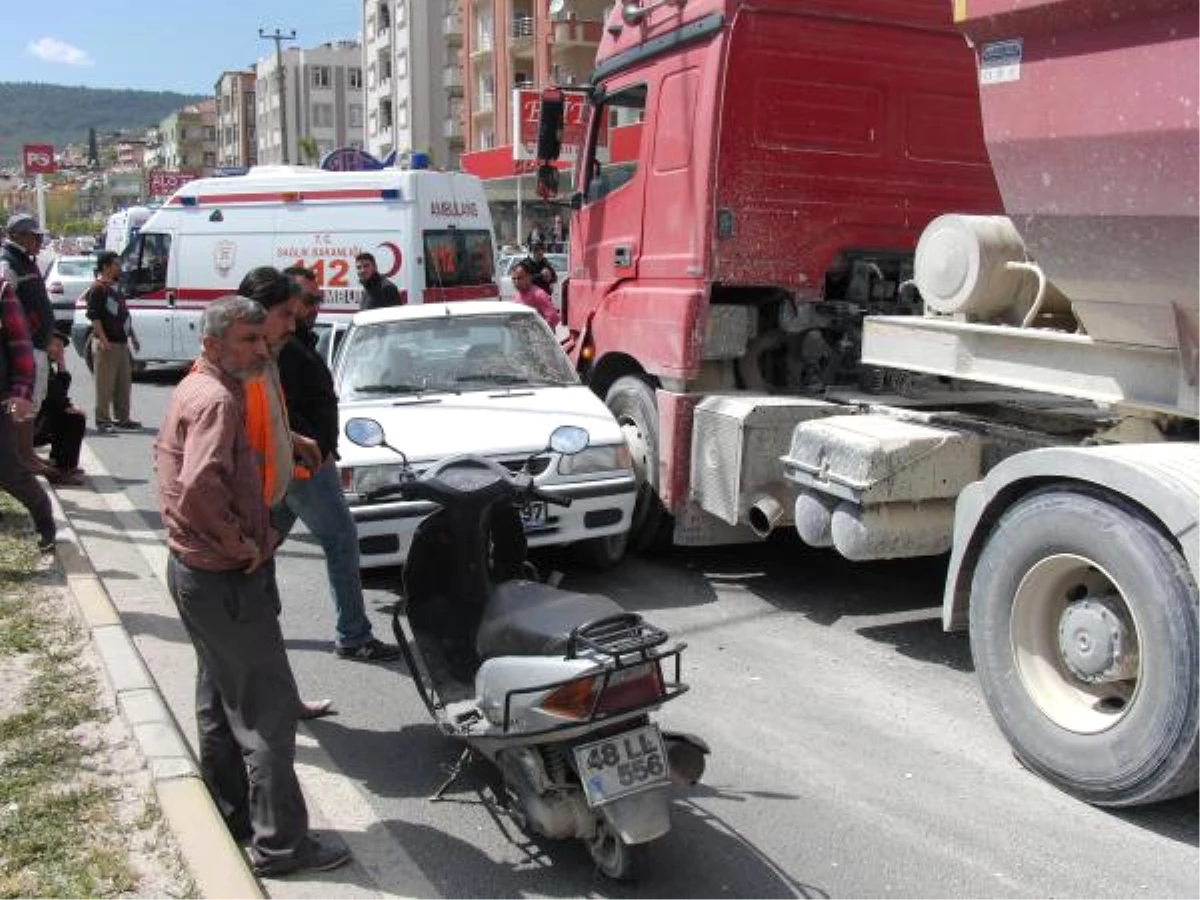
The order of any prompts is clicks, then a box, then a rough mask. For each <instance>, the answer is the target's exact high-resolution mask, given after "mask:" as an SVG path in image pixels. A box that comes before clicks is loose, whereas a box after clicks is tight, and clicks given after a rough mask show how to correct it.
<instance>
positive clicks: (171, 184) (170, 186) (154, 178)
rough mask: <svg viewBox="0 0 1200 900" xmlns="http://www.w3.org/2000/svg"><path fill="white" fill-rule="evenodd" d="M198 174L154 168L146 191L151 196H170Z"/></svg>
mask: <svg viewBox="0 0 1200 900" xmlns="http://www.w3.org/2000/svg"><path fill="white" fill-rule="evenodd" d="M196 177H197V176H196V175H195V174H193V173H191V172H173V171H169V170H167V169H154V170H152V171H151V172H150V178H149V182H150V183H149V185H148V187H147V189H146V193H147V194H149V195H150V196H151V197H169V196H171V195H172V194H173V193H175V192H176V191H177V190H179V189H180V188H181V187H183V186H184V185H185V184H187V183H188V182H189V181H192V180H193V179H195V178H196Z"/></svg>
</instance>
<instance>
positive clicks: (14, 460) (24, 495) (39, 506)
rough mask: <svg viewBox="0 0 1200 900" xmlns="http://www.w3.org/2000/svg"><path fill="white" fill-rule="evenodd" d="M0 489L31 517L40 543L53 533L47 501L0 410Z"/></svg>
mask: <svg viewBox="0 0 1200 900" xmlns="http://www.w3.org/2000/svg"><path fill="white" fill-rule="evenodd" d="M0 490H2V491H4V492H5V493H8V494H11V495H12V496H13V498H14V499H16V501H17V502H18V503H20V504H21V505H22V506H24V507H25V508H26V509H27V510H29V515H30V516H31V517H32V518H33V526H34V527H35V528H36V529H37V532H38V534H39V535H40V536H41V538H42V540H44V541H53V540H54V536H55V534H56V533H57V529H56V527H55V525H54V512H53V510H52V508H51V506H50V498H49V497H48V496H47V495H46V491H45V490H44V489H43V488H42V486H41V485H40V484H39V483H38V480H37V479H36V478H35V477H34V475H33V473H32V472H30V471H29V467H28V466H27V465H25V463H24V461H22V459H21V455H20V451H19V450H18V448H17V431H16V428H15V427H14V426H13V420H12V416H11V415H10V414H9V413H8V412H7V411H0Z"/></svg>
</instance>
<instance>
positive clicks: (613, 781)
mask: <svg viewBox="0 0 1200 900" xmlns="http://www.w3.org/2000/svg"><path fill="white" fill-rule="evenodd" d="M575 766H576V768H577V769H578V770H579V780H580V781H581V782H582V783H583V792H584V794H586V795H587V801H588V805H589V806H599V805H601V804H603V803H608V802H609V801H610V800H616V799H617V798H618V797H624V796H626V795H628V794H636V793H637V792H638V791H644V790H646V789H647V788H651V787H654V786H655V785H658V784H662V783H663V782H665V781H666V780H667V751H666V747H665V746H664V745H663V739H662V735H661V734H659V731H658V727H657V726H655V725H647V726H646V727H644V728H637V729H634V730H633V731H625V732H622V733H621V734H615V735H613V736H612V737H608V738H605V739H604V740H602V741H595V742H594V743H591V744H583V745H581V746H579V747H576V748H575Z"/></svg>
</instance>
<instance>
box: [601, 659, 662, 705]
mask: <svg viewBox="0 0 1200 900" xmlns="http://www.w3.org/2000/svg"><path fill="white" fill-rule="evenodd" d="M662 695H663V680H662V672H661V671H660V670H659V668H658V663H646V664H645V665H641V666H635V667H634V668H631V669H624V670H622V671H620V672H616V673H614V674H613V676H612V677H611V678H610V679H609V680H608V686H607V687H605V688H604V693H603V694H601V695H600V702H599V703H597V704H596V712H597V713H617V712H622V711H623V710H627V709H636V708H638V707H640V706H649V705H650V704H653V703H657V702H658V701H659V700H660V699H661V698H662Z"/></svg>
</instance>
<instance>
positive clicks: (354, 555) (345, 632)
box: [273, 267, 400, 662]
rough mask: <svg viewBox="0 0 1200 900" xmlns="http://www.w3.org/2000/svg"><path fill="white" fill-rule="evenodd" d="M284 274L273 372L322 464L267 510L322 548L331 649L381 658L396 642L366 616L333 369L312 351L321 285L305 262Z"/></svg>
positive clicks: (296, 426) (294, 423)
mask: <svg viewBox="0 0 1200 900" xmlns="http://www.w3.org/2000/svg"><path fill="white" fill-rule="evenodd" d="M284 274H285V275H287V276H288V278H290V279H291V281H292V284H294V285H295V286H296V288H297V289H298V290H299V300H300V304H301V306H300V309H299V316H298V317H297V320H296V330H295V333H294V334H292V335H291V337H290V338H289V339H288V340H287V342H286V343H285V344H284V346H283V348H282V349H281V350H280V353H279V378H280V381H281V382H282V384H283V393H284V398H285V400H286V402H287V412H288V420H289V422H290V423H291V427H292V430H294V431H296V432H298V433H299V434H303V435H305V436H307V437H310V438H312V439H313V440H314V441H316V442H317V445H318V446H319V447H320V450H321V465H320V467H319V468H318V469H317V470H316V471H315V472H312V473H311V475H310V474H309V473H306V472H297V473H296V475H297V476H298V477H294V478H293V479H292V483H291V484H290V485H289V486H288V489H287V493H286V494H285V495H284V502H283V504H282V505H281V506H280V507H278V508H276V510H275V512H274V515H273V522H274V524H275V527H276V528H277V529H279V532H280V536H281V539H286V537H287V535H288V533H289V532H290V531H291V529H292V526H294V525H295V524H296V519H297V518H299V519H300V520H301V521H302V522H303V523H304V524H305V526H306V527H307V528H308V530H309V531H310V532H312V534H313V536H314V537H316V539H317V540H318V541H320V543H321V549H322V550H323V551H324V552H325V572H326V574H327V575H328V577H329V593H330V599H331V600H332V601H333V609H334V612H335V613H336V616H337V624H336V626H335V638H334V652H335V653H336V654H337V655H338V657H339V658H340V659H352V660H359V661H363V662H386V661H388V660H393V659H396V658H397V657H398V656H399V655H400V649H399V648H398V647H397V646H395V645H394V644H386V643H384V642H383V641H381V640H379V639H377V638H376V637H375V635H374V633H373V632H372V629H371V622H370V620H369V619H368V618H367V611H366V603H365V602H364V600H363V591H362V575H361V572H360V569H359V556H358V532H357V529H356V528H355V526H354V519H353V518H352V517H351V515H350V508H349V506H347V505H346V495H345V494H344V493H343V492H342V485H341V480H340V478H339V476H338V469H337V458H338V456H337V442H338V398H337V393H336V391H335V390H334V387H333V375H332V374H331V373H330V371H329V367H328V366H327V365H326V364H325V360H324V359H322V358H321V355H320V354H319V353H318V352H317V349H316V347H317V335H316V332H314V331H313V326H314V325H315V324H316V321H317V312H318V310H319V308H320V304H321V289H320V287H318V285H317V280H316V274H315V273H314V272H312V271H311V270H310V269H304V268H300V267H293V268H290V269H287V270H285V272H284Z"/></svg>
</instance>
